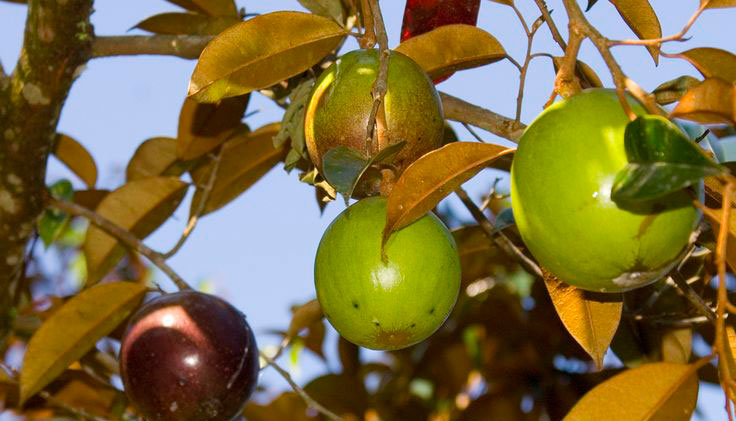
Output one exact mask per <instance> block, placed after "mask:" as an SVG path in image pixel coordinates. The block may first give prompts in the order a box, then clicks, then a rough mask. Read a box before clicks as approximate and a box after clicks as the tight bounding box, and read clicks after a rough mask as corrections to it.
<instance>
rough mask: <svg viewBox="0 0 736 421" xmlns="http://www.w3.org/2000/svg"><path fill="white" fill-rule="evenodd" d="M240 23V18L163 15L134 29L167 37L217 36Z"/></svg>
mask: <svg viewBox="0 0 736 421" xmlns="http://www.w3.org/2000/svg"><path fill="white" fill-rule="evenodd" d="M238 22H240V18H239V17H238V16H207V15H203V14H199V13H161V14H158V15H154V16H151V17H150V18H148V19H145V20H143V21H141V22H139V23H138V24H137V25H135V26H134V27H133V28H138V29H142V30H144V31H148V32H152V33H154V34H165V35H217V34H219V33H220V32H222V31H224V30H225V29H227V28H229V27H231V26H233V25H235V24H236V23H238Z"/></svg>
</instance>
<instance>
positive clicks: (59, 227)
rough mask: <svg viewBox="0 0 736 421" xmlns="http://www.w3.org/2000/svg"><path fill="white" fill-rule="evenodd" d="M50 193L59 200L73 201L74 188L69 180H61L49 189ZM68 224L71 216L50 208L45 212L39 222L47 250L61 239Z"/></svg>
mask: <svg viewBox="0 0 736 421" xmlns="http://www.w3.org/2000/svg"><path fill="white" fill-rule="evenodd" d="M49 193H50V194H51V196H53V197H54V198H57V199H61V200H72V198H73V197H74V188H73V187H72V183H71V182H69V180H61V181H58V182H56V183H54V184H53V185H51V186H50V187H49ZM68 222H69V215H68V214H66V213H65V212H62V211H60V210H58V209H54V208H49V209H46V210H45V211H44V212H43V216H42V217H41V220H40V221H39V222H38V235H39V236H40V237H41V241H43V245H44V246H45V247H46V248H48V247H49V246H50V245H51V244H52V243H53V242H54V241H56V239H57V238H59V235H61V233H62V232H63V231H64V228H65V227H66V224H67V223H68Z"/></svg>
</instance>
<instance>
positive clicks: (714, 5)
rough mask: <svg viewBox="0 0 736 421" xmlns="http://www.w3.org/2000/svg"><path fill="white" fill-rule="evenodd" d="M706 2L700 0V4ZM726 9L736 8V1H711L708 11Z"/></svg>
mask: <svg viewBox="0 0 736 421" xmlns="http://www.w3.org/2000/svg"><path fill="white" fill-rule="evenodd" d="M704 1H705V0H700V4H703V2H704ZM726 7H736V0H710V2H709V3H708V6H707V7H706V9H717V8H726Z"/></svg>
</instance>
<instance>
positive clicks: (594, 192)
mask: <svg viewBox="0 0 736 421" xmlns="http://www.w3.org/2000/svg"><path fill="white" fill-rule="evenodd" d="M629 105H630V106H631V109H632V110H633V111H634V112H635V113H636V114H644V113H645V110H644V108H643V107H642V106H641V104H639V103H638V102H636V101H635V100H634V99H633V98H629ZM628 122H629V119H628V118H627V116H626V114H625V113H624V111H623V107H622V106H621V104H620V102H619V99H618V97H617V96H616V93H615V91H613V90H610V89H591V90H587V91H583V92H581V93H580V94H577V95H575V96H573V97H570V98H568V99H566V100H564V101H560V102H557V103H555V104H553V105H551V106H550V107H548V108H547V109H546V110H544V112H542V114H540V115H539V116H538V117H537V118H536V119H535V120H534V122H532V124H530V125H529V127H527V129H526V130H525V132H524V135H523V136H522V137H521V139H520V141H519V147H518V149H517V151H516V153H515V155H514V161H513V165H512V168H511V199H512V200H511V204H512V207H513V210H514V218H515V220H516V226H517V227H518V229H519V232H520V233H521V237H522V239H523V240H524V243H525V244H526V245H527V247H529V250H530V251H531V253H532V254H533V255H534V257H535V258H536V259H537V260H538V261H539V263H540V264H541V265H542V266H544V267H545V268H546V269H547V270H548V271H550V272H551V273H552V274H554V275H555V276H557V277H558V278H560V279H561V280H563V281H565V282H566V283H568V284H570V285H573V286H576V287H578V288H582V289H586V290H591V291H601V292H618V291H626V290H630V289H634V288H637V287H640V286H643V285H646V284H649V283H651V282H654V281H656V280H657V279H659V278H661V277H662V276H664V275H665V274H666V273H667V272H668V271H669V270H670V269H672V267H673V265H675V264H676V263H677V261H678V258H679V257H680V256H681V254H682V253H683V251H684V250H685V249H686V247H687V246H688V243H689V240H690V237H691V233H692V230H693V228H694V227H695V225H696V223H697V221H698V218H699V217H698V212H697V210H696V209H695V208H694V207H693V206H692V198H693V196H692V195H691V194H689V193H688V192H686V191H678V192H675V193H672V194H670V195H668V196H666V197H664V198H661V199H657V200H653V201H649V202H645V203H641V204H638V205H636V206H620V205H618V204H617V203H615V202H613V201H612V200H611V186H612V185H613V182H614V179H615V177H616V174H617V173H618V172H619V171H620V170H622V169H623V168H624V167H625V166H626V165H627V163H628V159H627V156H626V150H625V147H624V131H625V130H626V125H627V124H628Z"/></svg>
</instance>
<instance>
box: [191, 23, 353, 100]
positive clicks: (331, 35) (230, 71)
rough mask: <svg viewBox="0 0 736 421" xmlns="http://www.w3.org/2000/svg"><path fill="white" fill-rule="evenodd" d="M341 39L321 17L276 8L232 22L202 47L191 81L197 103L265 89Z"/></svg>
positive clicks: (335, 28) (337, 27)
mask: <svg viewBox="0 0 736 421" xmlns="http://www.w3.org/2000/svg"><path fill="white" fill-rule="evenodd" d="M344 37H345V30H344V29H343V28H342V27H341V26H340V25H338V24H337V23H335V22H334V21H332V20H331V19H328V18H324V17H322V16H317V15H313V14H310V13H301V12H274V13H268V14H265V15H260V16H256V17H254V18H252V19H250V20H247V21H245V22H242V23H239V24H237V25H235V26H232V27H230V28H228V29H227V30H225V31H224V32H222V33H221V34H220V35H218V36H217V37H216V38H215V39H213V40H212V41H211V42H210V43H209V44H208V45H207V47H206V48H205V49H204V51H202V55H201V56H200V57H199V61H198V62H197V66H196V67H195V69H194V73H193V74H192V79H191V81H190V83H189V95H190V96H192V97H193V98H194V99H196V100H197V101H200V102H216V101H219V100H220V99H222V98H227V97H231V96H236V95H241V94H245V93H248V92H251V91H253V90H257V89H263V88H267V87H269V86H271V85H273V84H275V83H277V82H279V81H281V80H284V79H287V78H289V77H291V76H294V75H297V74H299V73H301V72H303V71H305V70H307V69H308V68H310V67H311V66H313V65H315V64H316V63H318V62H319V61H320V60H321V59H322V58H323V57H325V56H326V55H327V54H329V53H330V52H331V51H332V50H334V49H335V48H336V47H337V46H338V45H339V44H340V42H342V39H343V38H344Z"/></svg>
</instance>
